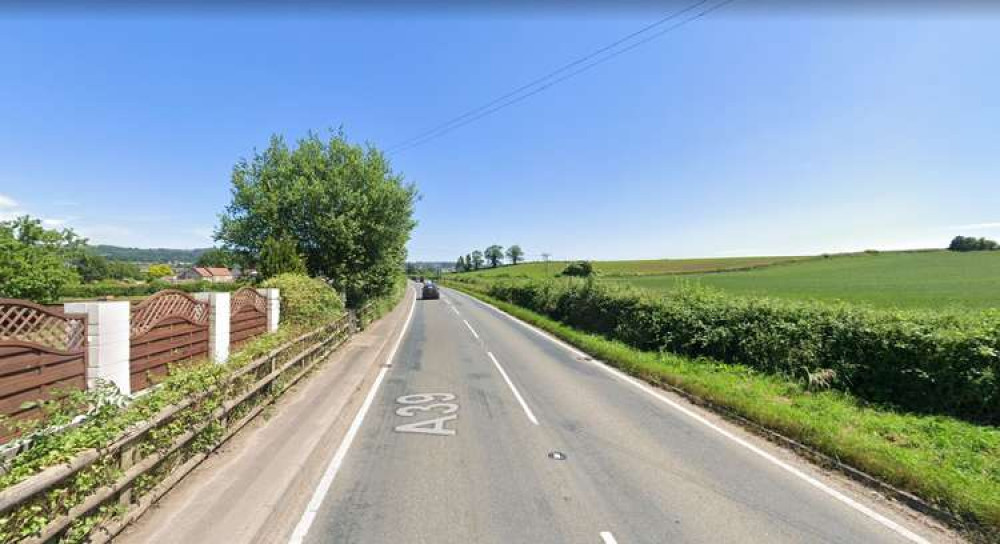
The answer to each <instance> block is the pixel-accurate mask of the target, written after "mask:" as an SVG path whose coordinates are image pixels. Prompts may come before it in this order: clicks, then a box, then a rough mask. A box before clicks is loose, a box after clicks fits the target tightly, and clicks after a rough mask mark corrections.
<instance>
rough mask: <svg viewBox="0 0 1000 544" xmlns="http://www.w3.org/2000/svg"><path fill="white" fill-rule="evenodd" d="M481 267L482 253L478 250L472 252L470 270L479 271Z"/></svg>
mask: <svg viewBox="0 0 1000 544" xmlns="http://www.w3.org/2000/svg"><path fill="white" fill-rule="evenodd" d="M482 267H483V252H482V251H479V250H478V249H477V250H475V251H473V252H472V269H473V270H479V269H480V268H482Z"/></svg>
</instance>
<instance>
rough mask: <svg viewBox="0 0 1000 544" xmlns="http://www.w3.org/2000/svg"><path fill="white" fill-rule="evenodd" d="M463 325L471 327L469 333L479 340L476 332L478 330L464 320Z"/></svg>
mask: <svg viewBox="0 0 1000 544" xmlns="http://www.w3.org/2000/svg"><path fill="white" fill-rule="evenodd" d="M462 323H465V326H466V327H469V332H471V333H472V336H475V337H476V340H479V333H477V332H476V329H473V328H472V325H469V322H468V321H466V320H464V319H463V320H462Z"/></svg>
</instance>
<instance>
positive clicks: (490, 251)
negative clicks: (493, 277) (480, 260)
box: [483, 244, 503, 268]
mask: <svg viewBox="0 0 1000 544" xmlns="http://www.w3.org/2000/svg"><path fill="white" fill-rule="evenodd" d="M483 257H486V260H487V261H489V262H490V267H491V268H496V267H497V266H500V261H502V260H503V246H498V245H496V244H494V245H492V246H490V247H488V248H486V251H484V252H483Z"/></svg>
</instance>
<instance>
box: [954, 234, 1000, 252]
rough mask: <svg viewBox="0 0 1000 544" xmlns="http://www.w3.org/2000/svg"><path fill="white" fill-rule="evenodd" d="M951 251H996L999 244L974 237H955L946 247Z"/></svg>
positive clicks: (999, 247) (999, 246)
mask: <svg viewBox="0 0 1000 544" xmlns="http://www.w3.org/2000/svg"><path fill="white" fill-rule="evenodd" d="M948 249H950V250H951V251H996V250H998V249H1000V244H998V243H997V242H996V241H995V240H988V239H986V238H976V237H975V236H956V237H954V238H952V240H951V244H949V245H948Z"/></svg>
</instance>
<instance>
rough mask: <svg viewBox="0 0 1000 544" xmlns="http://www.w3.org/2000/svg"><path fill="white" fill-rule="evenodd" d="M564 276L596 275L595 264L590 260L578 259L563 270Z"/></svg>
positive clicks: (583, 276) (587, 276)
mask: <svg viewBox="0 0 1000 544" xmlns="http://www.w3.org/2000/svg"><path fill="white" fill-rule="evenodd" d="M562 275H563V276H575V277H578V278H589V277H590V276H593V275H594V265H593V264H591V262H590V261H577V262H575V263H570V264H568V265H566V268H564V269H563V271H562Z"/></svg>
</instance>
